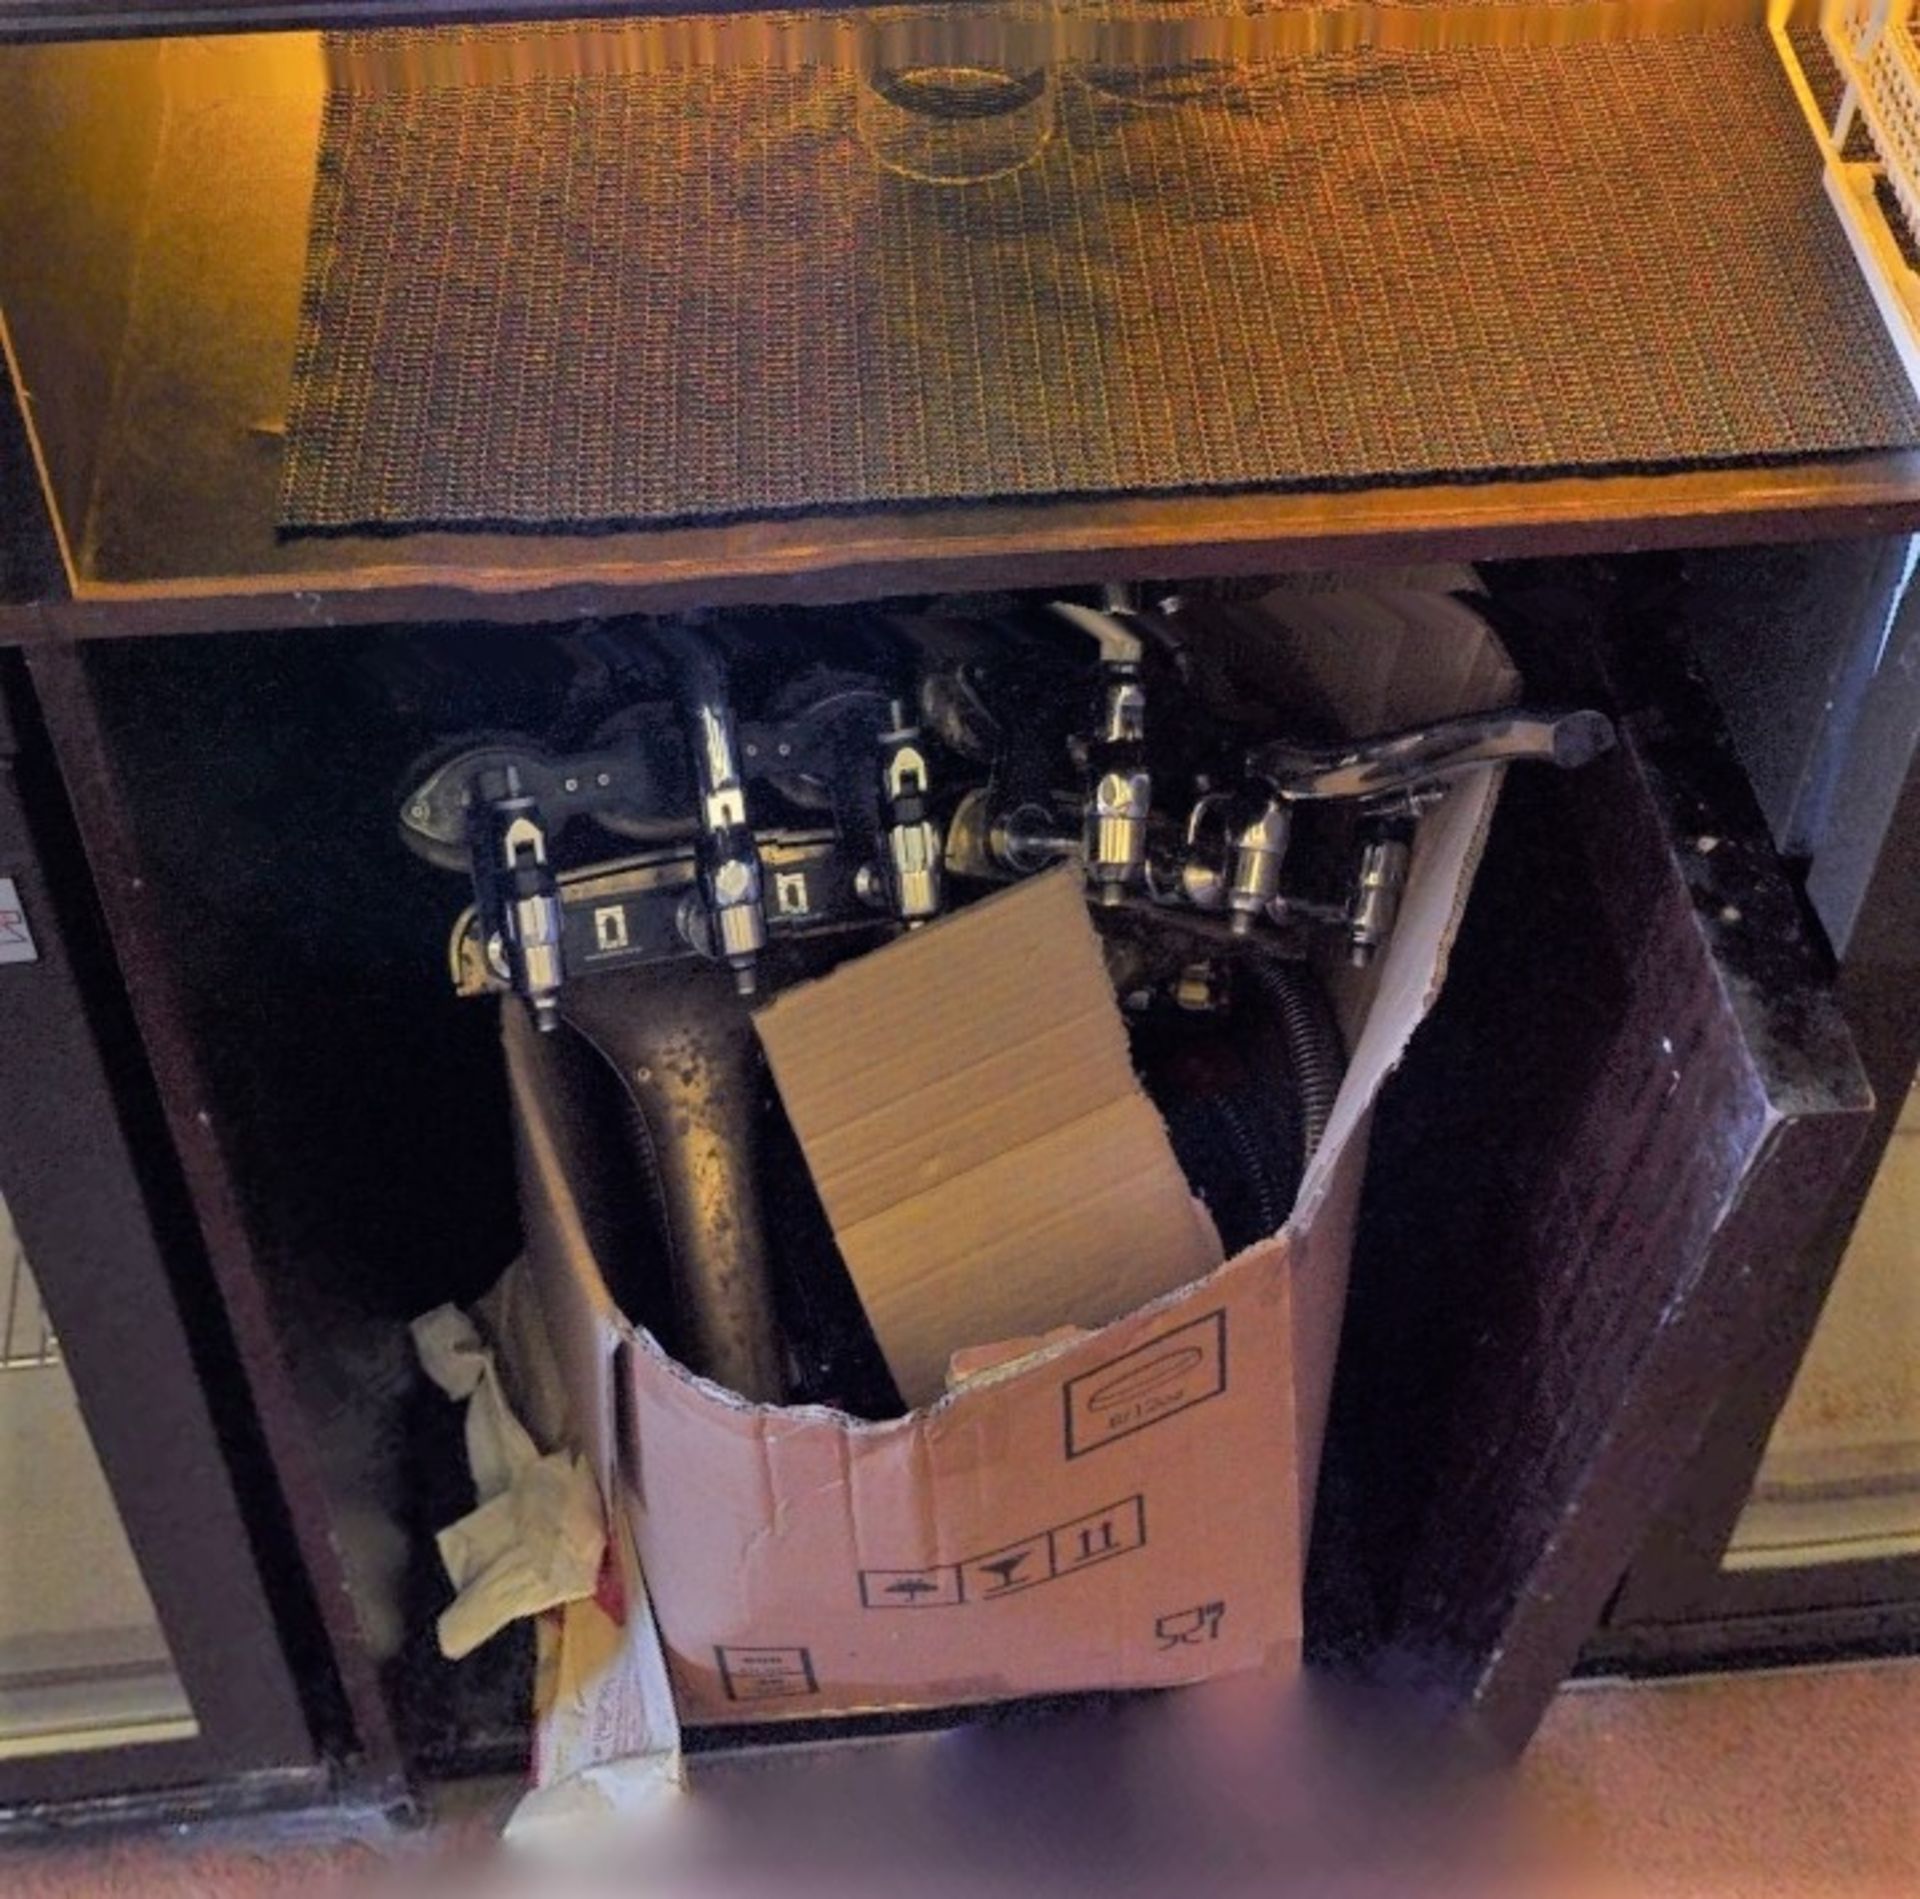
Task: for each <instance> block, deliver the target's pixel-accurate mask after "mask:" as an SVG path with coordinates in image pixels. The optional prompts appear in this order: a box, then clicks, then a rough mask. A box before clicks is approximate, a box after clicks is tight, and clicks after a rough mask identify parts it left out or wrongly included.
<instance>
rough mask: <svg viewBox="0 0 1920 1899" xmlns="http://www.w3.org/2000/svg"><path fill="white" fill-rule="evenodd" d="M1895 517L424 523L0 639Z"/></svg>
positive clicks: (1398, 557) (1309, 498) (1894, 521)
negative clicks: (593, 530)
mask: <svg viewBox="0 0 1920 1899" xmlns="http://www.w3.org/2000/svg"><path fill="white" fill-rule="evenodd" d="M1916 528H1920V453H1916V452H1902V453H1899V454H1892V455H1878V456H1868V457H1859V458H1855V459H1852V460H1848V461H1844V462H1810V463H1803V464H1797V465H1789V466H1782V467H1777V468H1770V469H1764V470H1756V469H1751V468H1747V469H1730V470H1708V471H1689V472H1684V473H1673V474H1659V475H1617V476H1599V477H1581V478H1561V477H1556V478H1552V479H1547V480H1538V481H1503V482H1488V483H1477V484H1433V485H1430V486H1422V487H1414V488H1374V489H1362V490H1353V491H1348V492H1340V493H1329V492H1324V491H1322V492H1314V493H1288V494H1271V493H1269V494H1251V495H1231V496H1180V497H1155V498H1129V499H1125V500H1119V501H1111V502H1105V503H1097V502H1080V501H1074V502H1064V501H1063V502H1053V503H1034V504H1027V505H1020V506H1008V505H998V504H993V505H982V506H979V507H974V508H952V507H948V508H941V509H938V510H929V511H921V510H914V511H907V510H901V511H896V512H891V513H876V514H866V515H850V516H836V517H822V516H811V517H806V518H803V519H799V520H794V521H785V522H770V523H759V524H752V525H747V526H734V527H727V528H689V529H673V530H662V531H660V532H657V533H651V534H633V533H629V534H619V535H614V536H607V537H603V538H597V539H592V540H588V539H581V540H576V541H559V540H557V539H556V537H551V536H528V537H525V538H524V539H516V538H515V537H513V536H507V535H500V534H497V533H486V534H476V535H474V536H472V537H471V538H467V537H462V536H458V535H450V534H435V535H423V536H419V537H410V538H409V539H408V540H406V541H403V542H396V543H394V545H395V546H396V548H399V547H406V548H408V549H410V550H414V551H413V553H412V555H411V557H407V558H393V559H382V560H366V561H361V562H358V563H356V564H353V565H340V566H337V567H328V566H325V565H316V566H315V567H313V568H311V569H308V570H305V571H282V572H272V571H260V572H255V573H249V574H234V575H222V576H207V577H191V578H180V579H167V580H153V581H101V580H90V579H85V578H82V579H80V580H79V581H78V582H77V583H76V585H75V587H74V590H73V594H72V597H71V598H70V599H45V600H40V601H37V602H30V603H26V604H24V605H11V606H0V644H27V643H37V642H39V641H42V640H60V641H64V640H80V639H90V638H100V637H109V636H120V635H128V634H140V633H188V632H203V631H209V632H210V631H219V630H241V629H256V628H257V629H263V630H264V629H268V628H292V627H303V626H315V627H326V626H336V625H351V624H366V623H370V622H381V621H389V620H438V621H447V620H463V619H474V620H489V621H522V620H524V621H541V620H546V621H551V620H560V619H571V618H575V617H578V616H581V615H586V614H606V613H617V612H640V611H673V610H677V609H684V608H688V607H692V606H696V605H698V606H741V605H751V604H761V605H771V604H812V605H834V604H844V603H847V602H850V601H856V600H861V599H873V598H878V597H883V596H886V595H889V594H903V593H924V592H930V591H949V590H950V591H959V590H965V589H970V588H1000V587H1008V586H1044V585H1068V584H1078V583H1084V582H1089V581H1095V580H1102V579H1120V578H1162V579H1176V580H1177V579H1188V578H1194V577H1197V576H1202V575H1210V574H1217V575H1228V574H1236V573H1253V572H1261V571H1280V570H1283V569H1296V570H1297V569H1305V568H1318V567H1333V566H1349V565H1357V564H1361V563H1365V562H1376V561H1396V562H1404V561H1407V560H1411V559H1418V560H1440V559H1445V560H1484V559H1511V558H1518V557H1524V556H1527V555H1565V554H1591V553H1625V552H1635V551H1641V550H1648V549H1656V548H1682V547H1689V546H1703V547H1704V546H1725V545H1730V544H1736V543H1740V542H1762V541H1780V540H1802V539H1816V538H1830V537H1834V536H1839V535H1852V534H1888V533H1899V532H1906V531H1910V530H1913V529H1916ZM316 545H317V546H321V547H324V546H326V545H328V544H325V543H317V544H316ZM333 545H336V546H337V545H338V544H337V543H336V544H333ZM359 545H360V546H362V547H364V546H366V545H367V544H366V543H360V544H359ZM463 556H464V558H463Z"/></svg>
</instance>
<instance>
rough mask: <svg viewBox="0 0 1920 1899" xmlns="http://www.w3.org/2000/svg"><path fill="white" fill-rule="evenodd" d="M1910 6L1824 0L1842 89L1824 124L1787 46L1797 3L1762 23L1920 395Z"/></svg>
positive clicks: (1919, 189)
mask: <svg viewBox="0 0 1920 1899" xmlns="http://www.w3.org/2000/svg"><path fill="white" fill-rule="evenodd" d="M1913 8H1914V0H1821V5H1820V35H1821V38H1822V39H1823V40H1824V41H1825V43H1826V47H1827V51H1828V52H1829V54H1830V55H1831V56H1832V58H1833V62H1834V65H1835V66H1836V67H1837V68H1838V72H1839V78H1840V82H1841V88H1842V90H1841V93H1840V98H1839V100H1838V102H1837V103H1836V104H1835V105H1834V107H1833V112H1832V116H1831V117H1828V115H1827V112H1826V110H1825V109H1824V108H1823V106H1822V103H1821V101H1820V99H1819V98H1818V97H1817V96H1816V94H1815V91H1814V86H1813V82H1812V80H1811V78H1810V77H1809V75H1808V73H1807V70H1806V67H1805V65H1804V64H1803V62H1802V60H1801V58H1800V52H1799V48H1798V47H1797V46H1796V45H1795V43H1794V28H1795V26H1796V24H1797V23H1798V16H1799V14H1800V9H1799V8H1798V7H1797V6H1796V5H1795V4H1794V0H1770V6H1769V24H1770V26H1771V27H1772V30H1773V39H1774V44H1775V45H1776V46H1777V47H1778V48H1779V52H1780V58H1781V62H1782V64H1783V65H1784V66H1785V67H1786V70H1787V77H1788V79H1789V80H1790V81H1791V82H1792V84H1793V89H1794V91H1795V93H1796V94H1797V95H1798V97H1799V100H1800V105H1801V108H1802V110H1803V111H1804V112H1805V113H1806V115H1807V121H1808V123H1809V124H1810V125H1811V126H1812V127H1813V132H1814V137H1815V138H1816V139H1817V140H1818V141H1819V144H1820V149H1821V154H1822V157H1823V159H1824V161H1825V171H1826V180H1825V181H1826V187H1827V196H1828V197H1829V198H1830V199H1831V200H1832V201H1833V207H1834V209H1835V211H1837V212H1838V213H1839V216H1840V222H1841V225H1842V227H1843V228H1844V229H1845V231H1846V233H1847V238H1848V241H1849V242H1850V243H1851V244H1852V246H1853V251H1854V255H1855V257H1857V258H1858V259H1859V263H1860V268H1861V270H1862V272H1863V273H1864V274H1865V277H1866V280H1867V285H1868V287H1869V288H1870V289H1871V290H1872V292H1873V296H1874V301H1875V302H1876V303H1877V304H1878V305H1879V307H1880V315H1881V317H1882V318H1883V319H1884V321H1885V323H1886V326H1887V330H1888V333H1889V334H1890V335H1891V336H1892V338H1893V341H1894V345H1895V347H1896V348H1897V349H1898V350H1899V352H1900V358H1901V361H1902V362H1903V363H1904V364H1905V366H1906V371H1907V376H1908V379H1909V380H1910V381H1911V382H1912V383H1913V385H1914V388H1915V389H1916V390H1920V272H1916V271H1915V269H1914V267H1913V265H1912V264H1911V263H1909V261H1908V258H1909V256H1910V255H1912V254H1915V253H1916V252H1920V45H1916V42H1915V39H1914V29H1913ZM1861 130H1864V131H1865V133H1866V137H1867V140H1869V141H1870V142H1871V150H1870V153H1869V152H1868V151H1867V150H1866V148H1865V146H1864V145H1863V142H1862V141H1861V140H1860V139H1859V138H1857V137H1856V136H1855V135H1856V133H1857V132H1858V131H1861ZM1849 148H1851V151H1852V156H1849ZM1882 181H1884V183H1885V184H1886V186H1887V187H1889V188H1890V191H1891V195H1892V197H1893V200H1894V202H1895V204H1896V205H1897V206H1898V216H1899V217H1900V219H1901V220H1902V221H1903V222H1904V224H1905V227H1906V228H1905V230H1904V231H1898V230H1896V229H1895V228H1894V224H1893V222H1892V220H1891V218H1890V216H1889V212H1888V208H1887V206H1886V204H1885V201H1884V198H1883V196H1882V193H1881V191H1880V189H1879V187H1880V185H1881V184H1882ZM1903 239H1904V240H1905V241H1904V243H1903Z"/></svg>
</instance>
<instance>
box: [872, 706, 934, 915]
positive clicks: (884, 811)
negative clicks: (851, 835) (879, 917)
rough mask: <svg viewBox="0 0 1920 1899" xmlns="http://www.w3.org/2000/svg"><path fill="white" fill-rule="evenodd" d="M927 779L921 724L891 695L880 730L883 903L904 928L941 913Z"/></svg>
mask: <svg viewBox="0 0 1920 1899" xmlns="http://www.w3.org/2000/svg"><path fill="white" fill-rule="evenodd" d="M931 782H932V781H931V776H930V774H929V772H928V770H927V755H926V752H925V750H924V748H923V746H922V744H921V739H920V728H919V727H918V726H917V725H909V724H908V723H907V715H906V708H905V707H904V706H902V705H901V704H900V702H899V701H898V700H895V701H894V704H893V714H892V729H891V730H889V731H885V732H882V733H881V734H880V825H881V833H882V838H883V841H884V844H885V861H884V863H883V864H882V866H881V877H882V879H883V880H884V883H885V893H884V894H885V897H886V900H887V902H888V903H889V904H890V906H891V907H892V910H893V913H894V915H895V916H897V917H898V918H899V919H900V921H901V922H903V923H904V924H905V925H906V926H907V927H908V929H916V928H918V927H919V925H921V924H922V923H925V922H926V921H927V920H928V919H929V918H930V917H936V916H938V915H939V914H940V897H941V848H940V832H939V829H938V828H937V827H936V826H935V824H934V822H933V814H932V809H931V806H930V804H929V802H928V796H927V794H928V791H929V789H930V787H931ZM876 894H879V893H877V892H876Z"/></svg>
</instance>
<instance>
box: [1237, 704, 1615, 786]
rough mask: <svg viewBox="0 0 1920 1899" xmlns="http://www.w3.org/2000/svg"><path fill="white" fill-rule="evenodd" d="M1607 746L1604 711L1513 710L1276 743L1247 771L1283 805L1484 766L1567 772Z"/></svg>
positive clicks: (1609, 730) (1253, 758) (1251, 756)
mask: <svg viewBox="0 0 1920 1899" xmlns="http://www.w3.org/2000/svg"><path fill="white" fill-rule="evenodd" d="M1613 743H1614V734H1613V722H1612V721H1611V720H1610V719H1609V718H1607V716H1606V715H1605V714H1604V713H1601V712H1592V711H1571V712H1553V711H1542V710H1539V709H1536V708H1530V707H1516V708H1515V709H1513V710H1512V711H1504V712H1476V713H1471V714H1469V715H1467V716H1466V717H1464V718H1458V719H1442V720H1439V721H1437V722H1436V723H1434V724H1432V725H1418V726H1413V727H1410V728H1409V729H1408V730H1406V731H1404V732H1394V733H1389V734H1387V735H1386V736H1384V737H1380V738H1369V739H1356V740H1355V741H1353V742H1352V743H1351V744H1347V745H1295V744H1289V743H1287V742H1286V741H1284V740H1282V741H1277V742H1275V743H1273V744H1271V745H1262V746H1257V747H1256V748H1255V749H1254V750H1253V751H1251V752H1249V753H1248V754H1247V772H1248V775H1249V776H1250V777H1253V778H1257V779H1260V780H1262V781H1264V782H1265V783H1267V784H1269V785H1271V786H1272V787H1273V789H1274V791H1275V793H1276V794H1277V795H1278V796H1279V797H1281V798H1283V799H1285V800H1286V801H1287V802H1289V803H1294V804H1298V803H1307V802H1311V801H1315V800H1320V799H1328V798H1374V797H1380V796H1383V795H1385V794H1388V793H1392V792H1401V791H1411V790H1414V789H1416V788H1417V787H1419V786H1422V785H1428V784H1434V783H1437V782H1439V781H1440V780H1442V779H1446V778H1452V777H1457V776H1458V775H1459V774H1460V773H1461V772H1465V771H1474V770H1478V769H1480V768H1482V767H1484V766H1488V765H1507V764H1523V763H1529V762H1537V763H1540V764H1547V765H1557V766H1558V767H1559V768H1560V769H1561V770H1563V771H1571V770H1574V769H1576V768H1577V767H1579V766H1581V765H1585V764H1588V763H1590V762H1591V761H1592V760H1594V759H1596V758H1598V757H1600V756H1601V755H1602V754H1603V753H1605V752H1608V751H1611V750H1612V749H1613Z"/></svg>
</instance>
